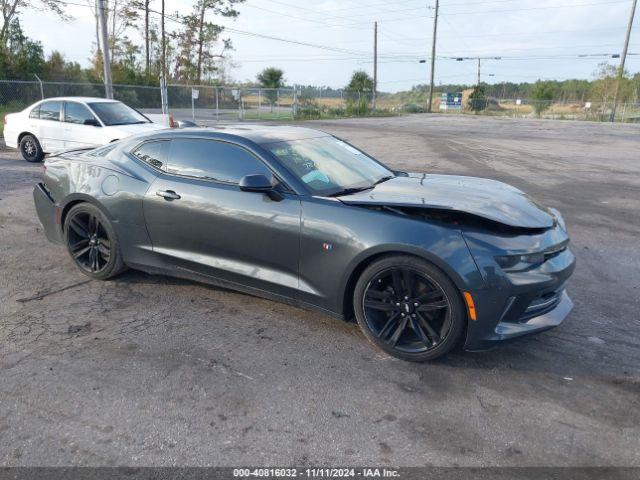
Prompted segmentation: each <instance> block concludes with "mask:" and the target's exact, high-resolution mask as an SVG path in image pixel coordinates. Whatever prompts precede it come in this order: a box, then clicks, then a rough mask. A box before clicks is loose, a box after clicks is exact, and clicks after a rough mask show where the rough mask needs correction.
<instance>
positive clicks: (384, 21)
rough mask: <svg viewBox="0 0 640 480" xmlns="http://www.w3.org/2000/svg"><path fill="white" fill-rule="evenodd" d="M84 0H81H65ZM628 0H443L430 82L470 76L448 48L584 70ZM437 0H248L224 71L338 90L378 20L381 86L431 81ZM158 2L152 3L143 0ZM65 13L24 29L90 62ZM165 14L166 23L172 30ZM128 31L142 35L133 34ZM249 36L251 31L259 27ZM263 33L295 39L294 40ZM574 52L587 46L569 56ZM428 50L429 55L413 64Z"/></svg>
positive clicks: (522, 75)
mask: <svg viewBox="0 0 640 480" xmlns="http://www.w3.org/2000/svg"><path fill="white" fill-rule="evenodd" d="M69 1H70V2H72V3H76V2H77V3H82V2H83V0H69ZM191 4H192V2H191V1H188V0H166V5H167V6H166V11H167V12H168V13H169V12H171V13H173V12H179V13H188V12H189V11H190V9H191ZM631 4H632V0H560V1H552V0H442V1H441V2H440V11H439V16H438V36H437V42H436V47H437V49H436V55H437V60H436V67H435V81H436V84H440V83H466V84H474V83H475V82H476V78H477V60H473V59H467V60H463V61H456V60H455V59H449V58H446V57H500V59H493V58H488V59H484V60H481V75H482V81H484V82H487V83H500V82H504V81H513V82H525V81H535V80H537V79H539V78H540V79H558V80H562V79H567V78H584V79H591V78H593V77H594V72H595V71H596V69H597V66H598V64H599V63H601V62H604V61H608V62H610V63H613V64H616V65H617V63H618V62H619V60H617V59H613V58H610V57H609V58H606V57H604V56H594V55H604V54H606V55H611V54H616V53H618V54H619V53H620V52H621V51H622V47H623V43H624V37H625V33H626V26H627V23H628V20H629V14H630V11H631ZM434 6H435V0H427V1H424V0H397V1H383V0H370V1H365V0H316V1H312V0H247V1H246V2H245V3H243V4H240V5H239V6H238V7H237V9H238V10H239V11H240V16H239V17H238V18H237V19H234V20H231V19H223V18H221V19H219V23H220V24H222V25H225V26H227V27H228V28H229V29H233V30H227V31H226V32H225V33H224V34H223V36H224V37H225V38H230V39H231V40H232V42H233V46H234V50H233V51H231V52H229V55H230V56H231V58H232V60H233V63H234V64H235V68H233V69H232V70H231V71H230V74H231V77H232V78H233V79H235V80H238V81H245V80H254V79H255V77H256V74H257V73H258V72H259V71H260V70H262V69H263V68H265V67H268V66H277V67H279V68H282V69H283V70H284V72H285V78H286V80H287V83H288V84H301V85H309V84H311V85H318V86H330V87H343V86H345V85H346V84H347V83H348V80H349V77H350V75H351V73H352V72H353V71H354V70H359V69H362V70H366V71H367V72H369V73H370V74H372V72H373V37H374V35H373V30H374V27H373V24H374V21H377V22H378V58H379V60H378V89H379V90H380V91H387V92H395V91H400V90H406V89H410V88H411V87H412V86H413V85H416V84H424V83H427V82H428V77H429V68H430V65H429V61H428V59H429V58H430V53H431V35H432V29H433V17H434ZM152 8H153V9H157V10H159V9H160V0H152ZM66 11H67V13H68V14H70V15H72V16H73V17H74V19H73V20H72V21H71V22H68V23H63V22H62V21H60V20H56V19H54V18H53V17H52V15H51V14H47V13H43V12H38V11H29V12H28V13H27V12H25V13H23V15H21V22H22V25H23V28H24V30H25V31H26V33H27V35H28V36H30V37H31V38H34V39H36V40H40V41H41V42H42V43H43V45H44V48H45V52H50V51H52V50H58V51H60V52H62V53H63V54H64V56H65V58H66V59H67V60H72V61H77V62H79V63H80V64H81V65H82V66H87V65H88V64H89V57H90V52H91V49H92V44H93V41H94V36H95V34H94V20H93V16H92V14H91V10H90V9H89V8H87V7H84V6H79V5H67V7H66ZM639 12H640V9H638V11H636V15H635V17H636V18H635V23H634V28H633V30H632V32H631V41H630V44H629V52H630V53H635V54H637V55H631V56H629V57H628V59H627V70H628V71H630V72H638V71H640V13H639ZM175 26H176V25H175V24H172V23H171V22H168V23H167V28H175ZM129 35H130V37H131V38H132V39H136V38H139V34H138V33H137V32H135V31H131V32H130V33H129ZM256 35H258V36H256ZM265 37H277V38H279V39H285V40H290V41H294V42H302V43H306V44H311V45H299V44H295V43H290V42H283V41H278V40H275V39H271V38H265ZM578 55H587V56H586V57H580V58H577V56H578ZM421 59H426V60H427V62H426V63H420V62H419V61H420V60H421Z"/></svg>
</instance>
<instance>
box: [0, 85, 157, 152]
mask: <svg viewBox="0 0 640 480" xmlns="http://www.w3.org/2000/svg"><path fill="white" fill-rule="evenodd" d="M163 128H166V127H165V126H164V125H159V124H157V123H153V122H151V121H150V120H149V119H148V118H147V117H145V116H144V115H142V114H141V113H140V112H138V111H137V110H134V109H133V108H131V107H129V106H127V105H125V104H124V103H122V102H118V101H115V100H107V99H104V98H92V97H58V98H47V99H45V100H41V101H40V102H37V103H34V104H33V105H31V106H30V107H27V108H25V109H24V110H23V111H21V112H18V113H10V114H8V115H6V116H5V125H4V140H5V143H6V145H7V146H8V147H13V148H19V149H20V152H21V153H22V156H23V157H24V159H25V160H26V161H27V162H40V161H41V160H42V159H43V157H44V155H45V154H46V153H53V152H56V151H58V150H66V149H71V148H83V147H95V146H98V145H105V144H107V143H110V142H113V141H116V140H120V139H122V138H125V137H128V136H129V135H134V134H136V133H143V132H148V131H151V130H161V129H163Z"/></svg>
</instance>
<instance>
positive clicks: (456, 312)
mask: <svg viewBox="0 0 640 480" xmlns="http://www.w3.org/2000/svg"><path fill="white" fill-rule="evenodd" d="M354 310H355V313H356V318H357V320H358V323H359V324H360V327H361V328H362V330H363V331H364V333H365V335H367V337H368V338H369V339H370V340H371V341H373V343H374V344H376V345H377V346H378V347H380V348H381V349H382V350H384V351H385V352H387V353H390V354H391V355H394V356H396V357H399V358H403V359H406V360H414V361H423V360H429V359H433V358H436V357H438V356H440V355H443V354H444V353H446V352H447V351H449V350H450V349H451V348H453V347H454V346H455V344H456V343H457V342H458V340H459V339H460V336H461V334H462V332H463V331H464V309H463V308H462V306H461V300H460V296H459V294H458V292H457V289H456V288H455V286H454V285H453V283H452V282H451V281H450V280H449V279H448V277H447V276H446V275H445V274H444V273H443V272H441V271H440V270H439V269H437V268H436V267H434V266H433V265H431V264H429V263H427V262H425V261H422V260H420V259H417V258H413V257H407V256H394V257H387V258H385V259H383V260H381V261H378V262H375V263H374V264H372V265H371V266H370V267H369V268H367V269H366V270H365V271H364V272H363V274H362V276H361V278H360V280H359V281H358V284H357V285H356V291H355V295H354Z"/></svg>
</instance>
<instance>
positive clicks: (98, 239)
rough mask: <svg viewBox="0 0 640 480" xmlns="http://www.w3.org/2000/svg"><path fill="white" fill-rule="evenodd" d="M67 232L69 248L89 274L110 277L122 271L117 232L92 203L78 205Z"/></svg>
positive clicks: (72, 255)
mask: <svg viewBox="0 0 640 480" xmlns="http://www.w3.org/2000/svg"><path fill="white" fill-rule="evenodd" d="M64 232H65V241H66V244H67V250H68V251H69V254H70V255H71V258H73V260H74V261H75V263H76V265H77V266H78V268H80V270H81V271H82V272H83V273H84V274H85V275H88V276H89V277H91V278H98V279H106V278H109V277H112V276H114V275H117V274H118V273H120V271H122V269H123V267H124V265H123V262H122V258H121V255H120V251H119V245H118V242H117V239H116V236H115V232H114V230H113V227H112V226H111V223H110V222H109V220H108V219H107V218H106V217H105V216H104V214H103V213H102V212H101V211H100V210H99V209H98V208H97V207H95V206H93V205H91V204H88V203H81V204H79V205H75V206H74V207H73V208H72V209H71V210H70V211H69V213H68V214H67V217H66V218H65V228H64Z"/></svg>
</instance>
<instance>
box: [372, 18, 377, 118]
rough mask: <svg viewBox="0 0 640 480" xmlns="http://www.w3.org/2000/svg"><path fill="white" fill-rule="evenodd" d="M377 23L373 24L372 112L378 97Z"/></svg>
mask: <svg viewBox="0 0 640 480" xmlns="http://www.w3.org/2000/svg"><path fill="white" fill-rule="evenodd" d="M377 92H378V22H373V98H372V103H373V110H374V111H375V109H376V97H377V96H378V94H377Z"/></svg>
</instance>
